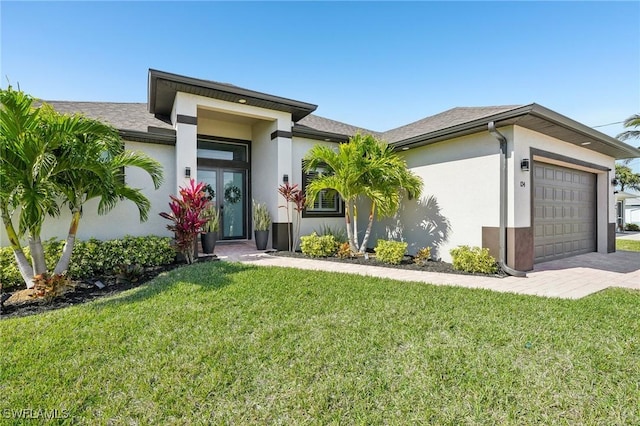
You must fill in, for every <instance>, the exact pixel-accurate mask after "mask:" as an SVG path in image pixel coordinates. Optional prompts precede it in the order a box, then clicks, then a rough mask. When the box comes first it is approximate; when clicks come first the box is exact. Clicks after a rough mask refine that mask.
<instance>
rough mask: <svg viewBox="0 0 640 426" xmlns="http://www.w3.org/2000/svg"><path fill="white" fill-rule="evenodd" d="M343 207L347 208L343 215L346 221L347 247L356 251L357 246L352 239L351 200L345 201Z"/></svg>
mask: <svg viewBox="0 0 640 426" xmlns="http://www.w3.org/2000/svg"><path fill="white" fill-rule="evenodd" d="M345 208H346V209H347V211H346V212H345V215H344V220H345V222H346V223H347V239H348V240H349V247H350V248H351V251H352V252H354V253H356V252H357V251H358V246H356V243H355V241H354V240H353V229H352V228H351V201H346V202H345Z"/></svg>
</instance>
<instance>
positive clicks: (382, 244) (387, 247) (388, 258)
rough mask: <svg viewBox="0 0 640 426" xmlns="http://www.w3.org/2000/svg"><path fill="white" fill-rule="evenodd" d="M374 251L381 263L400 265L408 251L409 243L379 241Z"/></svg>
mask: <svg viewBox="0 0 640 426" xmlns="http://www.w3.org/2000/svg"><path fill="white" fill-rule="evenodd" d="M374 251H375V252H376V258H377V259H378V260H379V261H380V262H384V263H389V264H391V265H398V264H399V263H400V262H402V258H403V257H404V254H405V252H406V251H407V243H404V242H402V241H387V240H378V244H377V245H376V248H375V249H374Z"/></svg>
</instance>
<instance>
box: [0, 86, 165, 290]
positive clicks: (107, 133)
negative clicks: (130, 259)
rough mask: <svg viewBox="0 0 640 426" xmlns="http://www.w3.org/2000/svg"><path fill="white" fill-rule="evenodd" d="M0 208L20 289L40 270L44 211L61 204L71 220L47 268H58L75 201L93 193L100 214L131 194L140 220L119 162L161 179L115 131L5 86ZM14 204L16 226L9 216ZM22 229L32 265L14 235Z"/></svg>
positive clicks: (77, 208) (143, 202) (138, 198)
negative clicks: (55, 259)
mask: <svg viewBox="0 0 640 426" xmlns="http://www.w3.org/2000/svg"><path fill="white" fill-rule="evenodd" d="M0 100H1V101H2V108H1V109H0V130H1V136H0V210H1V212H2V221H3V224H4V226H5V229H6V230H7V234H8V236H9V240H10V243H11V247H12V248H13V251H14V255H15V257H16V261H17V263H18V267H19V269H20V272H21V274H22V277H23V279H24V281H25V284H26V285H27V287H32V286H33V276H34V275H37V274H41V273H44V272H46V271H47V267H46V264H45V260H44V250H43V248H42V242H41V238H40V233H41V230H42V226H43V224H44V221H45V219H46V217H47V216H56V215H58V214H59V211H60V210H59V206H60V202H61V201H62V202H65V203H67V204H69V206H70V207H71V210H72V212H73V215H72V216H73V219H72V222H71V227H70V231H69V237H68V239H67V244H65V248H64V251H63V256H62V257H61V259H60V261H59V262H58V265H57V267H56V268H55V271H56V273H60V272H61V271H64V270H65V269H67V267H68V262H69V260H70V257H71V252H72V250H73V244H74V241H75V234H76V231H77V225H78V222H79V219H80V212H81V209H82V205H83V204H84V203H85V202H86V201H87V200H88V199H91V198H95V197H100V203H99V207H98V213H100V214H104V213H106V212H108V211H109V210H110V209H111V208H113V206H114V205H115V204H116V203H117V202H118V201H119V200H122V199H129V200H132V201H134V202H135V203H136V205H138V208H139V209H140V214H141V219H146V215H147V212H148V209H149V201H148V200H147V199H146V198H145V197H144V196H143V195H142V193H141V192H140V191H139V190H137V189H133V188H130V187H128V186H126V184H125V183H124V176H123V167H125V166H138V167H142V168H143V169H144V170H146V171H147V172H149V173H150V175H151V177H152V180H153V182H154V185H155V186H156V188H157V187H158V186H159V185H160V183H161V180H162V173H161V169H160V165H159V164H158V163H157V162H155V161H154V160H152V159H150V158H148V157H146V156H144V155H142V154H137V153H130V152H128V151H125V150H124V147H123V144H122V142H121V141H120V139H119V136H118V133H117V131H116V130H115V129H113V128H111V127H109V126H106V125H104V124H102V123H100V122H98V121H95V120H90V119H88V118H85V117H82V116H80V115H73V116H69V115H60V114H58V113H56V112H55V111H54V110H53V109H52V108H51V107H49V106H48V105H46V104H43V105H41V106H40V107H38V108H35V107H34V105H33V103H34V99H33V98H32V97H30V96H28V95H26V94H24V93H23V92H20V91H14V90H12V89H11V88H9V89H8V90H2V91H1V92H0ZM18 208H19V212H20V213H19V218H18V223H19V227H18V232H16V231H15V228H14V225H13V216H14V214H15V213H16V211H17V209H18ZM21 235H27V236H28V238H29V246H30V250H31V257H32V267H31V268H29V263H28V261H27V259H26V257H25V255H24V252H23V250H22V247H21V245H20V241H19V237H20V236H21Z"/></svg>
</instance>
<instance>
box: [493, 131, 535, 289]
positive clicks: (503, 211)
mask: <svg viewBox="0 0 640 426" xmlns="http://www.w3.org/2000/svg"><path fill="white" fill-rule="evenodd" d="M488 126H489V133H491V134H492V135H493V136H495V138H496V139H497V140H498V141H499V142H500V258H499V259H498V264H499V265H500V268H501V269H502V270H503V271H504V272H506V273H507V274H508V275H513V276H514V277H526V276H527V274H526V273H525V272H522V271H517V270H515V269H513V268H510V267H509V266H508V265H507V260H506V259H507V215H508V212H509V206H508V204H507V182H508V180H509V175H508V170H507V138H506V137H504V135H503V134H502V133H500V132H499V131H498V130H497V129H496V125H495V123H494V122H493V121H490V122H489V124H488Z"/></svg>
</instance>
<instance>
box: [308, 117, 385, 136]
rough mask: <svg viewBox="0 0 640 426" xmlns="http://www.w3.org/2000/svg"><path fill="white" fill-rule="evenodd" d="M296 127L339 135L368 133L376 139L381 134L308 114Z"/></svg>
mask: <svg viewBox="0 0 640 426" xmlns="http://www.w3.org/2000/svg"><path fill="white" fill-rule="evenodd" d="M296 126H298V127H304V128H310V129H314V130H318V131H320V132H329V133H337V134H340V135H346V136H353V135H355V134H356V133H358V132H359V133H369V134H372V135H374V136H376V137H380V136H381V135H382V134H381V133H380V132H376V131H373V130H369V129H365V128H362V127H357V126H352V125H350V124H346V123H342V122H340V121H336V120H331V119H330V118H324V117H320V116H319V115H315V114H309V115H307V116H306V117H305V118H303V119H302V120H300V121H298V122H297V123H296Z"/></svg>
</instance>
